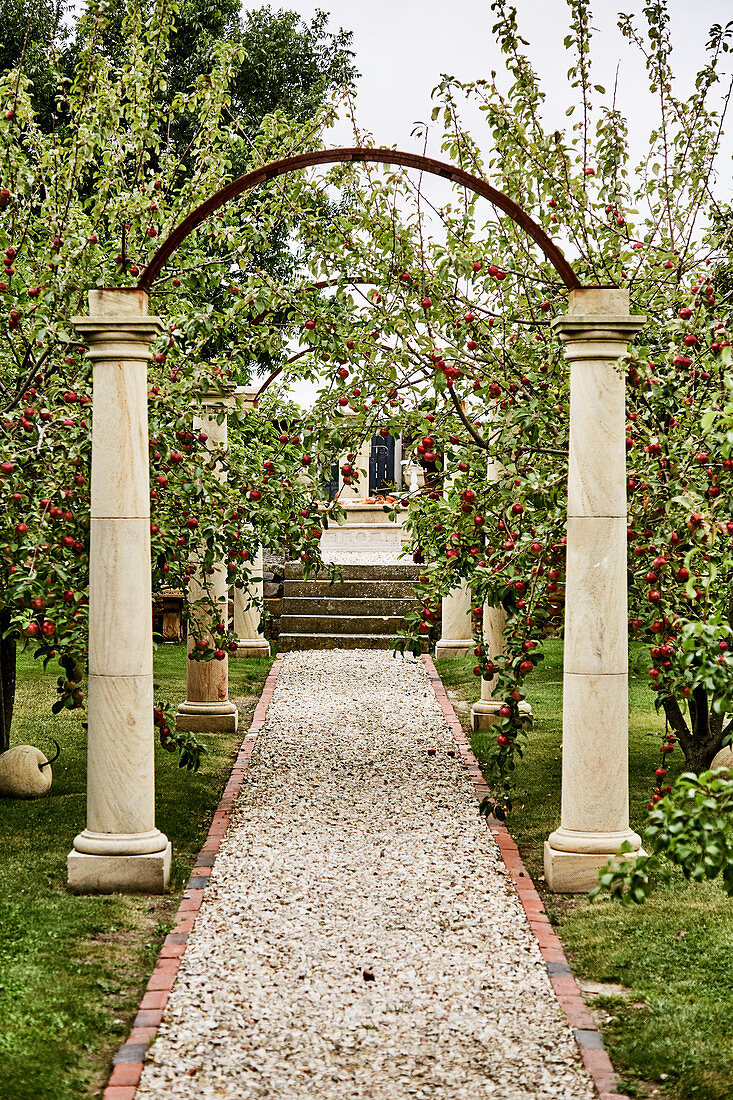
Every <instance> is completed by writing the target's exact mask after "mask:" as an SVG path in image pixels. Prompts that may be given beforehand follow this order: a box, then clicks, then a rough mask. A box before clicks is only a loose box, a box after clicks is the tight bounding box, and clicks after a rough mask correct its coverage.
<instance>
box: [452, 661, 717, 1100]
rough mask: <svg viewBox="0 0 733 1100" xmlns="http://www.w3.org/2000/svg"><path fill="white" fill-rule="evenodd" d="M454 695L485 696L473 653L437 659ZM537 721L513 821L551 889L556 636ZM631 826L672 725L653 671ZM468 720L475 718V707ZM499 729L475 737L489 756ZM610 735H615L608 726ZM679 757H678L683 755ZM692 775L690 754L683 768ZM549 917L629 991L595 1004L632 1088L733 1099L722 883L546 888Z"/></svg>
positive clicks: (640, 698)
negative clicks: (600, 891) (631, 892)
mask: <svg viewBox="0 0 733 1100" xmlns="http://www.w3.org/2000/svg"><path fill="white" fill-rule="evenodd" d="M437 666H438V671H439V672H440V675H441V677H442V678H443V682H444V684H445V686H446V690H447V691H449V692H450V693H451V695H452V696H454V698H455V696H458V697H459V699H461V700H463V701H465V702H467V703H471V702H473V701H474V700H475V699H476V698H477V697H478V695H479V694H480V686H479V684H478V681H477V680H476V678H475V677H474V676H473V671H472V666H473V662H472V661H471V660H470V659H468V658H467V659H466V660H462V659H460V658H447V659H444V660H441V661H438V662H437ZM528 697H529V700H530V702H531V703H532V709H533V711H534V714H535V725H534V728H533V729H532V731H531V733H530V736H529V744H528V747H527V750H526V753H525V756H524V759H523V760H522V761H521V763H520V765H519V767H518V769H517V792H516V793H517V798H516V806H515V809H514V811H513V812H512V814H511V815H510V818H509V820H508V822H507V823H508V825H509V828H510V830H511V832H512V835H513V836H514V838H515V840H516V841H517V843H518V845H519V848H520V850H521V853H522V857H523V859H524V861H525V863H526V865H527V868H528V870H529V871H530V872H531V874H532V875H533V877H534V878H535V881H536V882H537V884H538V886H539V888H540V890H541V891H542V890H543V879H542V846H543V842H544V841H545V839H546V838H547V836H548V834H549V833H550V832H551V831H552V830H553V829H554V828H555V827H556V825H557V824H558V821H559V816H560V766H561V730H562V644H561V642H559V641H557V640H555V641H552V642H550V643H549V645H548V649H547V660H546V661H545V662H544V667H541V670H538V671H537V672H536V673H535V674H534V675H533V677H532V688H531V691H530V693H529V696H528ZM629 701H630V718H629V790H630V806H631V824H632V827H633V828H636V829H639V828H641V827H643V822H644V818H645V814H646V806H647V802H648V800H649V794H650V790H651V787H652V785H653V779H654V769H655V767H656V766H657V762H658V755H659V731H660V729H662V728H663V726H662V722H660V719H659V718H658V716H657V715H656V713H655V712H654V708H653V705H652V703H651V693H650V692H649V689H648V686H647V684H646V683H645V679H644V675H643V672H642V673H641V674H640V675H639V676H636V675H635V674H633V672H632V676H631V678H630V684H629ZM461 715H462V717H463V719H464V721H465V723H466V725H467V724H468V714H467V711H466V710H463V709H462V710H461ZM493 736H494V735H493V734H491V733H483V734H481V733H478V734H472V735H471V739H472V744H473V749H474V752H475V753H476V756H477V758H478V759H479V761H481V759H482V758H485V754H486V747H487V744H488V741H489V739H491V738H492V737H493ZM598 736H599V739H602V737H603V730H599V731H598ZM676 758H677V759H676ZM681 770H683V767H682V759H681V756H680V754H679V753H675V755H674V757H673V758H672V775H676V774H678V773H679V771H681ZM544 898H545V902H546V905H547V909H548V912H549V914H550V916H551V919H552V920H553V923H554V924H555V925H556V929H557V932H558V935H559V936H560V938H561V940H562V941H563V944H564V946H565V948H566V950H567V952H568V954H569V956H570V959H571V961H572V965H573V969H574V971H575V974H576V977H578V978H580V979H581V980H587V981H593V982H600V983H614V984H618V985H622V986H624V987H625V992H624V994H623V995H618V994H613V995H610V996H601V997H598V998H597V999H595V1000H594V1001H593V1002H592V1005H593V1007H594V1008H595V1009H597V1010H598V1012H599V1017H600V1025H601V1030H602V1032H603V1037H604V1041H605V1042H606V1045H607V1047H608V1049H609V1052H610V1054H611V1057H612V1059H613V1062H614V1065H615V1067H616V1069H617V1070H618V1072H619V1073H620V1074H621V1076H622V1078H623V1081H624V1086H625V1088H626V1090H627V1091H628V1092H629V1094H630V1095H633V1096H640V1097H643V1096H648V1095H657V1096H659V1095H663V1096H665V1097H666V1096H668V1097H673V1098H675V1100H692V1098H694V1100H730V1098H731V1096H733V953H731V950H730V944H731V942H733V900H731V899H730V898H728V897H726V895H725V894H724V893H723V892H722V890H721V889H720V888H719V887H718V886H717V885H716V884H715V883H706V884H704V885H700V886H688V885H687V884H686V883H685V882H684V880H683V879H682V878H681V877H680V878H679V879H676V880H675V881H674V884H673V885H672V886H669V887H664V888H663V887H660V888H659V889H658V890H657V892H656V893H655V894H654V895H653V896H652V898H651V900H649V901H648V902H647V904H646V905H645V906H644V907H642V908H640V909H633V910H626V909H622V908H621V906H619V905H617V904H616V903H614V902H610V901H599V902H595V903H594V904H590V903H589V902H588V901H587V900H585V899H578V898H573V899H569V898H563V897H559V896H557V895H552V894H548V893H545V894H544Z"/></svg>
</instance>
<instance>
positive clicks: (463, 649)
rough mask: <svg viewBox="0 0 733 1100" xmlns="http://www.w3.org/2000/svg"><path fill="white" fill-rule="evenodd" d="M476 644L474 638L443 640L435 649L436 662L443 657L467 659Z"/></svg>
mask: <svg viewBox="0 0 733 1100" xmlns="http://www.w3.org/2000/svg"><path fill="white" fill-rule="evenodd" d="M475 644H476V643H475V642H474V640H473V638H441V639H440V641H439V642H438V644H437V645H436V647H435V657H436V660H440V658H441V657H465V656H466V654H467V653H470V652H471V650H472V649H473V647H474V646H475Z"/></svg>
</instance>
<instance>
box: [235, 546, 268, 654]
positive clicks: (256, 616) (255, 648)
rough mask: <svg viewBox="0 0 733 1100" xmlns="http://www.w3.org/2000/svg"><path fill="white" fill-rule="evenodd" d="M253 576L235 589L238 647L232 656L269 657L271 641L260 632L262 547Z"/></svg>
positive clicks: (259, 550) (254, 562) (256, 556)
mask: <svg viewBox="0 0 733 1100" xmlns="http://www.w3.org/2000/svg"><path fill="white" fill-rule="evenodd" d="M252 570H253V574H252V575H253V577H257V578H259V579H258V580H251V581H249V583H248V584H247V585H245V587H244V588H236V587H235V589H234V633H235V634H236V636H237V649H236V651H235V652H234V653H232V657H269V656H270V643H269V642H268V641H267V639H266V638H265V637H264V635H262V634H260V611H259V608H260V607H262V601H263V599H264V585H263V583H262V547H261V546H258V548H257V553H256V555H255V558H254V561H253V562H252Z"/></svg>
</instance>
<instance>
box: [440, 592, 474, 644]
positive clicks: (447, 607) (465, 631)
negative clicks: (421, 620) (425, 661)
mask: <svg viewBox="0 0 733 1100" xmlns="http://www.w3.org/2000/svg"><path fill="white" fill-rule="evenodd" d="M440 614H441V634H440V641H439V642H438V643H437V645H436V647H435V656H436V657H465V656H466V654H467V653H469V652H470V651H471V650H472V649H473V647H474V644H475V643H474V640H473V631H472V629H471V592H470V589H468V588H467V587H466V585H465V584H461V585H460V586H459V587H458V588H454V589H453V591H452V592H449V593H448V595H447V596H443V599H442V600H441V612H440Z"/></svg>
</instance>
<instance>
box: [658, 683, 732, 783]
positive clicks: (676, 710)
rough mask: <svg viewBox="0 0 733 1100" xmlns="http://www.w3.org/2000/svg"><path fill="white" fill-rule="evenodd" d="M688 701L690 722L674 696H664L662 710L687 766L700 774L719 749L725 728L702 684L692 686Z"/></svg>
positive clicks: (708, 765)
mask: <svg viewBox="0 0 733 1100" xmlns="http://www.w3.org/2000/svg"><path fill="white" fill-rule="evenodd" d="M687 705H688V709H689V715H690V718H689V723H688V722H687V721H686V720H685V717H684V715H683V713H682V710H681V709H680V706H679V704H678V702H677V700H676V699H675V698H674V697H673V696H669V697H668V698H666V699H665V700H664V712H665V714H666V716H667V721H668V722H669V724H670V727H671V728H672V731H673V732H674V734H675V735H676V737H677V739H678V741H679V744H680V748H681V749H682V752H683V753H684V756H685V765H686V767H687V769H688V770H689V771H693V772H695V773H696V774H699V773H700V772H703V771H705V770H706V769H707V768H709V767H710V762H711V761H712V759H713V757H714V756H715V754H716V753H717V752H719V751H720V750H721V749H722V747H723V737H724V736H725V733H726V732H727V728H726V729H724V728H723V715H722V713H721V714H718V713H716V712H715V711H714V710H712V708H711V706H710V701H709V700H708V696H707V692H706V691H705V689H704V688H700V687H698V688H695V690H694V692H693V693H692V695H691V696H690V698H689V699H688V703H687Z"/></svg>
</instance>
